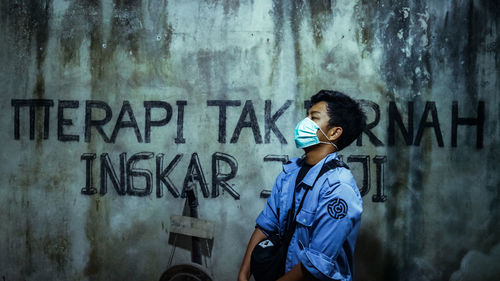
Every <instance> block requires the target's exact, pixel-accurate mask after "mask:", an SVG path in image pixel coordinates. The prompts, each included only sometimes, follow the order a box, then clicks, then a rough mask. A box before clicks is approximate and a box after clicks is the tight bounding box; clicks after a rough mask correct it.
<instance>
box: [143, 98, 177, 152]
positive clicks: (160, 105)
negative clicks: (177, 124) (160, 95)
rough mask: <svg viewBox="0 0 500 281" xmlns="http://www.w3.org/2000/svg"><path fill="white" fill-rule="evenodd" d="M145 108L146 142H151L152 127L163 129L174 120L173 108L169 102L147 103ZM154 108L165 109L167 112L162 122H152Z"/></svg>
mask: <svg viewBox="0 0 500 281" xmlns="http://www.w3.org/2000/svg"><path fill="white" fill-rule="evenodd" d="M144 108H145V110H146V113H145V118H146V120H145V126H144V136H145V139H146V140H145V142H146V143H150V142H151V127H153V126H154V127H161V126H163V125H166V124H167V123H168V122H170V119H172V106H171V105H170V104H169V103H168V102H164V101H145V102H144ZM152 108H163V109H164V110H165V118H163V119H161V120H151V109H152Z"/></svg>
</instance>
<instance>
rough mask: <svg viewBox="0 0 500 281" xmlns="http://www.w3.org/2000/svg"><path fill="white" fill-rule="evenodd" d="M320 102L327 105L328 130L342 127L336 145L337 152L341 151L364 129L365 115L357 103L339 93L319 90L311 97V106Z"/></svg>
mask: <svg viewBox="0 0 500 281" xmlns="http://www.w3.org/2000/svg"><path fill="white" fill-rule="evenodd" d="M321 101H324V102H326V103H327V104H328V106H327V113H328V116H329V117H330V120H329V121H328V126H329V128H331V127H337V126H338V127H342V135H340V137H339V138H338V140H337V143H336V145H337V147H338V150H342V149H343V148H345V147H347V146H348V145H350V144H351V143H352V142H353V141H354V140H355V139H357V138H358V137H359V136H360V135H361V133H362V132H363V130H364V129H365V127H366V115H365V113H364V111H363V110H362V108H361V105H360V104H359V103H358V102H356V101H355V100H353V99H352V98H351V97H349V96H348V95H346V94H344V93H341V92H337V91H332V90H321V91H319V92H318V93H316V94H315V95H314V96H312V97H311V106H312V105H314V104H316V103H318V102H321Z"/></svg>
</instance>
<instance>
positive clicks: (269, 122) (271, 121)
mask: <svg viewBox="0 0 500 281" xmlns="http://www.w3.org/2000/svg"><path fill="white" fill-rule="evenodd" d="M291 104H292V100H287V101H286V102H285V104H284V105H282V106H281V107H280V108H279V109H278V111H276V112H275V113H274V114H273V115H272V116H271V101H270V100H266V105H265V110H264V111H265V134H264V139H265V142H266V143H270V142H271V130H272V131H273V133H274V134H275V135H276V137H277V138H278V140H279V141H280V143H282V144H286V143H287V142H286V139H285V137H283V135H282V134H281V132H280V130H279V129H278V127H276V121H277V120H278V118H280V117H281V115H283V113H284V112H285V110H287V109H288V107H290V105H291Z"/></svg>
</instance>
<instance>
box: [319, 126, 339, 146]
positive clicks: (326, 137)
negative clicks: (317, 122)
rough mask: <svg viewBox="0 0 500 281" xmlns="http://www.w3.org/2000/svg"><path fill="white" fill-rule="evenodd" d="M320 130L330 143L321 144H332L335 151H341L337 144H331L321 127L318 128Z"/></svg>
mask: <svg viewBox="0 0 500 281" xmlns="http://www.w3.org/2000/svg"><path fill="white" fill-rule="evenodd" d="M318 128H319V130H320V131H321V133H322V134H323V136H325V138H326V139H327V140H328V142H324V141H320V143H326V144H331V145H333V146H334V147H335V151H339V148H338V147H337V145H336V144H334V143H333V142H331V141H330V140H329V139H328V137H327V136H326V134H325V132H323V130H322V129H321V127H319V126H318Z"/></svg>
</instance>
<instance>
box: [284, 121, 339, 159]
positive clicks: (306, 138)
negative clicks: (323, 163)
mask: <svg viewBox="0 0 500 281" xmlns="http://www.w3.org/2000/svg"><path fill="white" fill-rule="evenodd" d="M318 129H319V130H320V131H321V133H322V134H323V135H324V136H325V137H326V139H328V137H327V136H326V134H325V132H323V130H321V128H320V127H319V126H318V124H316V123H315V122H314V121H313V120H311V119H310V118H308V117H306V118H304V119H303V120H302V121H300V122H299V123H298V124H297V127H295V136H294V138H295V145H296V146H297V148H304V147H309V146H313V145H316V144H318V143H326V144H331V145H333V146H334V147H335V150H336V151H337V150H338V148H337V146H336V145H335V144H334V143H333V142H324V141H320V140H319V139H318V135H317V134H316V132H317V131H318Z"/></svg>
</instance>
